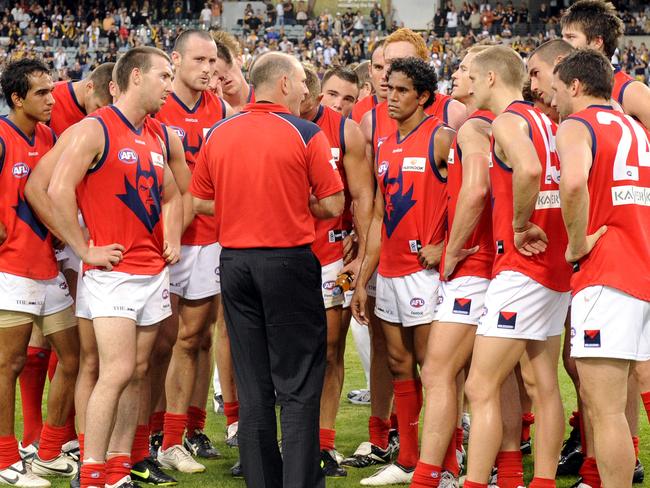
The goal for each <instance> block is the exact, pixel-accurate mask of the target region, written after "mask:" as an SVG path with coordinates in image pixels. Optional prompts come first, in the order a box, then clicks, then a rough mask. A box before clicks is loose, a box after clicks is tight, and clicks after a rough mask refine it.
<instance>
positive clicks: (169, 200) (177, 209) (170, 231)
mask: <svg viewBox="0 0 650 488" xmlns="http://www.w3.org/2000/svg"><path fill="white" fill-rule="evenodd" d="M163 185H164V186H163V205H162V213H163V223H164V225H163V228H164V231H165V243H164V247H163V257H164V258H165V261H167V264H175V263H177V262H178V260H179V259H180V255H181V235H182V233H183V223H184V222H183V198H182V197H181V192H180V190H179V188H178V185H177V183H176V180H175V179H174V173H173V172H172V170H171V168H170V167H169V165H168V164H166V165H165V173H164V183H163ZM188 193H189V192H188Z"/></svg>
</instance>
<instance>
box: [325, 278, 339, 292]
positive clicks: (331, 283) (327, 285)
mask: <svg viewBox="0 0 650 488" xmlns="http://www.w3.org/2000/svg"><path fill="white" fill-rule="evenodd" d="M335 286H336V282H335V281H331V280H330V281H326V282H325V283H323V289H324V290H332V289H334V287H335Z"/></svg>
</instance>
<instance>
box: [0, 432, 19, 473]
mask: <svg viewBox="0 0 650 488" xmlns="http://www.w3.org/2000/svg"><path fill="white" fill-rule="evenodd" d="M18 461H20V454H19V452H18V441H17V440H16V436H14V435H7V436H2V437H0V469H5V468H8V467H9V466H11V465H12V464H14V463H17V462H18Z"/></svg>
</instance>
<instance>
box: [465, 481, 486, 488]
mask: <svg viewBox="0 0 650 488" xmlns="http://www.w3.org/2000/svg"><path fill="white" fill-rule="evenodd" d="M463 486H464V487H465V488H488V485H487V483H477V482H476V481H469V480H465V484H464V485H463Z"/></svg>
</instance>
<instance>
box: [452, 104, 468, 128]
mask: <svg viewBox="0 0 650 488" xmlns="http://www.w3.org/2000/svg"><path fill="white" fill-rule="evenodd" d="M468 115H469V114H468V113H467V107H465V105H464V104H463V103H461V102H459V101H458V100H451V101H450V102H449V106H448V107H447V125H449V127H451V128H452V129H454V130H458V129H460V127H461V126H462V125H463V122H465V120H466V119H467V116H468Z"/></svg>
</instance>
